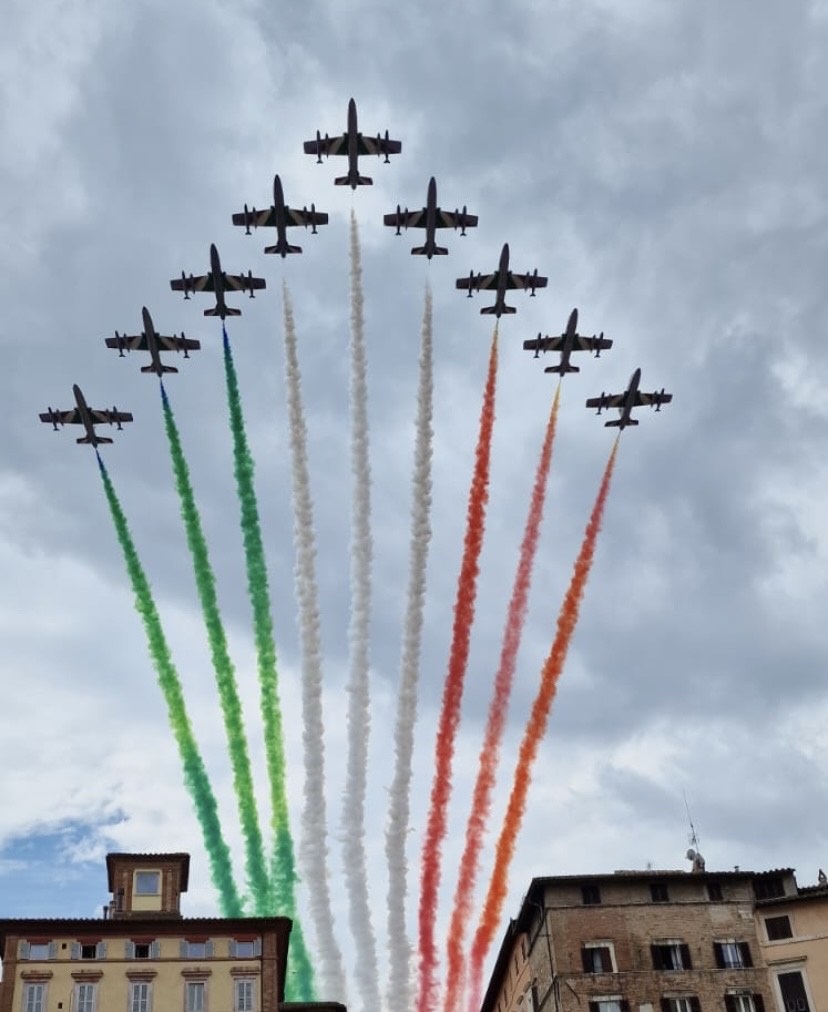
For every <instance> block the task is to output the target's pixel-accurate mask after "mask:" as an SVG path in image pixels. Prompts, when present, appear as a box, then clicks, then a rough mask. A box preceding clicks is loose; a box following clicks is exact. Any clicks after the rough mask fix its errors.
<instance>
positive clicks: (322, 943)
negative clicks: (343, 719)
mask: <svg viewBox="0 0 828 1012" xmlns="http://www.w3.org/2000/svg"><path fill="white" fill-rule="evenodd" d="M282 296H283V301H284V316H285V387H286V389H287V401H288V416H289V419H290V453H291V462H292V469H293V517H294V519H293V539H294V544H295V546H296V570H295V574H294V579H295V584H296V599H297V601H298V604H299V626H300V632H301V639H302V737H303V742H304V758H305V807H304V810H303V812H302V844H301V848H300V858H301V859H302V861H303V864H304V868H303V870H304V873H305V880H306V881H307V883H308V893H309V898H310V912H311V917H312V918H313V925H314V928H315V931H316V938H317V941H318V944H319V962H320V975H321V978H322V992H323V994H325V995H326V996H329V997H335V998H336V1000H337V1001H341V1002H347V997H346V994H345V971H344V968H343V965H342V953H341V952H340V949H339V946H338V944H337V941H336V938H335V936H334V931H333V911H332V908H331V893H330V887H329V882H328V844H327V839H328V821H327V810H326V804H325V727H324V723H323V717H322V644H321V635H320V628H319V625H320V623H319V592H318V588H317V583H316V539H315V537H314V525H313V502H312V500H311V489H310V477H309V473H308V448H307V428H306V426H305V414H304V407H303V404H302V376H301V373H300V371H299V356H298V353H297V347H296V327H295V324H294V319H293V307H292V305H291V300H290V295H289V293H288V288H287V285H286V284H283V286H282Z"/></svg>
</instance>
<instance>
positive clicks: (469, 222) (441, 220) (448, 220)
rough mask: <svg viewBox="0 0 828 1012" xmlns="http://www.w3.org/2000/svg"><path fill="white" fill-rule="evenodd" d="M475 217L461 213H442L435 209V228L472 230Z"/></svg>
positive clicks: (440, 210) (440, 209)
mask: <svg viewBox="0 0 828 1012" xmlns="http://www.w3.org/2000/svg"><path fill="white" fill-rule="evenodd" d="M476 224H477V215H476V214H468V213H464V212H463V211H444V210H442V208H439V207H438V208H437V228H474V227H475V225H476Z"/></svg>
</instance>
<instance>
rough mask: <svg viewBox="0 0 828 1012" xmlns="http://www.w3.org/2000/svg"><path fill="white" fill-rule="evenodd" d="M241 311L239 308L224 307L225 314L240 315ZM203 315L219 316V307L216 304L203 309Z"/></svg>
mask: <svg viewBox="0 0 828 1012" xmlns="http://www.w3.org/2000/svg"><path fill="white" fill-rule="evenodd" d="M241 314H242V312H241V310H240V309H232V308H231V307H230V306H225V307H224V315H225V316H241ZM204 315H205V316H221V309H219V307H218V306H213V308H212V309H205V310H204Z"/></svg>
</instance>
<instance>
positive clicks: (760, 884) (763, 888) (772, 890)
mask: <svg viewBox="0 0 828 1012" xmlns="http://www.w3.org/2000/svg"><path fill="white" fill-rule="evenodd" d="M753 891H754V893H755V894H756V899H757V900H773V899H776V898H777V897H779V896H784V895H785V883H784V882H783V881H782V878H781V876H779V875H771V876H770V877H769V878H757V879H754V880H753Z"/></svg>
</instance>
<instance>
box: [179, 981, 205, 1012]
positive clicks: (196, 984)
mask: <svg viewBox="0 0 828 1012" xmlns="http://www.w3.org/2000/svg"><path fill="white" fill-rule="evenodd" d="M196 993H199V994H201V1005H200V1007H196V1006H194V1005H192V1004H191V1003H190V995H191V994H196ZM184 1012H207V981H206V980H185V981H184Z"/></svg>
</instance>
